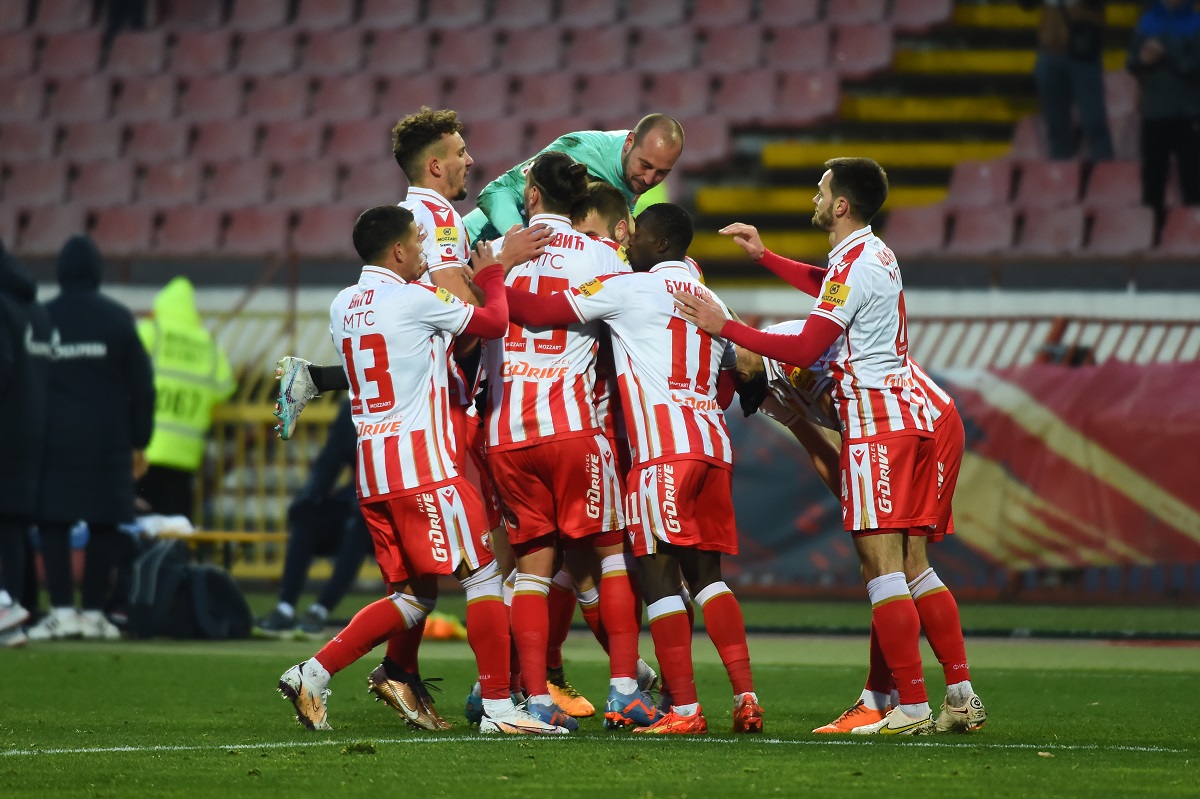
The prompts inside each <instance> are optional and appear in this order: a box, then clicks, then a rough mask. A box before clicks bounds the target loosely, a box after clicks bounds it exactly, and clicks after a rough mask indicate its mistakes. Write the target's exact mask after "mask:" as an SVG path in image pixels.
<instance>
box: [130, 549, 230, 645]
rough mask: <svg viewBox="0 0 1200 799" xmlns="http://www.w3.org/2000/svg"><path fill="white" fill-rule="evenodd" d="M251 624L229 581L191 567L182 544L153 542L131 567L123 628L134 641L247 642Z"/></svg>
mask: <svg viewBox="0 0 1200 799" xmlns="http://www.w3.org/2000/svg"><path fill="white" fill-rule="evenodd" d="M253 621H254V620H253V617H252V616H251V614H250V607H249V606H248V605H247V604H246V599H245V597H243V596H242V592H241V591H240V590H238V587H237V584H236V583H235V582H234V581H233V578H232V577H230V576H229V574H228V573H227V572H225V571H224V570H223V569H219V568H217V567H215V566H204V565H197V564H193V563H192V562H191V558H190V554H189V551H188V547H187V544H185V543H184V542H182V541H175V540H162V541H156V542H154V543H153V544H152V545H150V546H149V547H148V548H146V549H144V550H143V551H142V552H141V554H139V555H138V556H137V559H136V560H135V561H134V563H133V577H132V579H131V585H130V591H129V624H128V630H129V632H130V634H132V635H133V636H134V637H136V638H153V637H155V636H168V637H171V638H200V639H213V640H224V639H226V638H249V637H250V628H251V626H252V625H253Z"/></svg>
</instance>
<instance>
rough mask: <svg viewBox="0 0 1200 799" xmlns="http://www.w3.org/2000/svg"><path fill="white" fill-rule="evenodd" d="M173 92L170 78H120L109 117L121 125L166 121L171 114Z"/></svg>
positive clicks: (173, 103)
mask: <svg viewBox="0 0 1200 799" xmlns="http://www.w3.org/2000/svg"><path fill="white" fill-rule="evenodd" d="M176 92H177V86H176V80H175V76H174V75H171V74H163V75H146V76H142V77H132V78H124V79H123V80H121V82H120V83H119V84H118V90H117V99H116V100H115V102H114V103H113V115H114V116H116V117H117V118H118V119H121V120H123V121H125V122H147V121H150V120H167V119H170V118H171V117H172V116H174V114H175V95H176Z"/></svg>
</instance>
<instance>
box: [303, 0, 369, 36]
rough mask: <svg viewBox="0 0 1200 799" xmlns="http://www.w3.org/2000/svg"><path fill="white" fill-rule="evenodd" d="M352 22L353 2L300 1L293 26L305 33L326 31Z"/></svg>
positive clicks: (347, 0) (344, 0)
mask: <svg viewBox="0 0 1200 799" xmlns="http://www.w3.org/2000/svg"><path fill="white" fill-rule="evenodd" d="M353 22H354V0H300V2H299V5H298V6H297V8H296V20H295V23H294V24H295V25H296V27H297V28H299V29H300V30H305V31H328V30H333V29H335V28H341V27H344V26H346V25H350V24H352V23H353Z"/></svg>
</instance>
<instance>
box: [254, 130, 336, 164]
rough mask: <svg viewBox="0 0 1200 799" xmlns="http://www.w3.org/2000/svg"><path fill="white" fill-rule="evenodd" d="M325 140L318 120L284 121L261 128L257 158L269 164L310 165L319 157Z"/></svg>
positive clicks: (323, 131)
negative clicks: (295, 163)
mask: <svg viewBox="0 0 1200 799" xmlns="http://www.w3.org/2000/svg"><path fill="white" fill-rule="evenodd" d="M324 140H325V121H324V120H322V119H287V120H282V121H279V122H271V123H268V124H266V125H264V126H263V137H262V144H261V146H260V148H259V154H260V156H261V157H262V158H265V159H267V160H268V161H270V162H271V163H272V164H283V163H290V162H292V161H312V160H315V159H316V158H317V156H319V155H320V153H321V146H322V144H324Z"/></svg>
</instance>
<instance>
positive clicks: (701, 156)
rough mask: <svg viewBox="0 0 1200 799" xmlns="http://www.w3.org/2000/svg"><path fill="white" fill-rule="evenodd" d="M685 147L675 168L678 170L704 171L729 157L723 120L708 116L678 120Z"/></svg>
mask: <svg viewBox="0 0 1200 799" xmlns="http://www.w3.org/2000/svg"><path fill="white" fill-rule="evenodd" d="M679 124H680V125H682V126H683V130H684V134H685V135H686V137H687V145H686V146H685V147H684V148H683V154H682V155H680V156H679V162H678V164H676V166H677V167H678V168H680V169H685V170H686V169H706V168H708V167H711V166H713V165H714V164H717V163H720V162H721V161H724V160H725V159H726V158H728V157H729V153H730V149H731V144H730V140H729V127H728V126H727V125H726V124H725V121H724V120H721V119H716V118H714V117H712V116H710V115H708V114H703V115H700V116H695V117H683V118H679Z"/></svg>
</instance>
